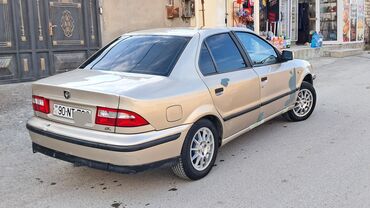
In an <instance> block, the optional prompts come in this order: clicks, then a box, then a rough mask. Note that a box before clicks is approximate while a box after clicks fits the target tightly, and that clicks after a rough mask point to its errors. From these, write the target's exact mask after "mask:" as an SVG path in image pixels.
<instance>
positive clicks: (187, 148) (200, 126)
mask: <svg viewBox="0 0 370 208" xmlns="http://www.w3.org/2000/svg"><path fill="white" fill-rule="evenodd" d="M218 138H219V135H218V131H217V130H216V128H215V126H214V125H213V123H212V122H211V121H209V120H200V121H198V122H196V123H195V124H194V125H193V126H192V127H191V128H190V130H189V132H188V134H187V135H186V138H185V141H184V145H183V147H182V150H181V156H180V158H179V161H178V163H177V164H176V165H175V166H173V167H172V170H173V172H174V173H175V174H176V175H177V176H179V177H181V178H184V179H190V180H198V179H201V178H203V177H205V176H206V175H207V174H208V173H209V172H210V171H211V169H212V167H213V165H214V163H215V160H216V156H217V151H218V141H219V140H218Z"/></svg>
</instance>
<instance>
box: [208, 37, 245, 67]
mask: <svg viewBox="0 0 370 208" xmlns="http://www.w3.org/2000/svg"><path fill="white" fill-rule="evenodd" d="M206 42H207V45H208V48H209V50H210V52H211V54H212V56H213V58H214V60H215V64H216V68H217V72H219V73H225V72H231V71H236V70H240V69H242V68H245V63H244V60H243V58H242V56H241V54H240V52H239V50H238V48H237V46H236V45H235V43H234V41H233V40H232V39H231V37H230V35H229V34H228V33H223V34H218V35H214V36H211V37H209V38H207V39H206Z"/></svg>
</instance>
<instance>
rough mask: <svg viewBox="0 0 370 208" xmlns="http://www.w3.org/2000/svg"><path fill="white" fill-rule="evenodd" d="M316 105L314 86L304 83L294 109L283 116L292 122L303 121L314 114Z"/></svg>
mask: <svg viewBox="0 0 370 208" xmlns="http://www.w3.org/2000/svg"><path fill="white" fill-rule="evenodd" d="M315 105H316V91H315V88H314V87H313V85H312V84H310V83H308V82H305V81H304V82H302V85H301V88H300V89H299V91H298V96H297V100H296V102H295V104H294V108H293V109H292V110H290V111H288V112H286V113H285V114H284V115H283V116H284V117H285V118H287V119H288V120H290V121H303V120H306V119H307V118H308V117H310V115H311V114H312V112H313V110H314V109H315Z"/></svg>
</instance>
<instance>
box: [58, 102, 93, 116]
mask: <svg viewBox="0 0 370 208" xmlns="http://www.w3.org/2000/svg"><path fill="white" fill-rule="evenodd" d="M76 113H79V114H88V115H91V111H90V110H86V109H81V108H75V107H69V106H64V105H59V104H54V108H53V114H54V115H56V116H59V117H63V118H68V119H74V114H76Z"/></svg>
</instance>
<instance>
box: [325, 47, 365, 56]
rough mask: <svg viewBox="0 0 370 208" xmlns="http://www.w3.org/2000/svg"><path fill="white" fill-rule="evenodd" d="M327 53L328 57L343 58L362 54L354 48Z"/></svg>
mask: <svg viewBox="0 0 370 208" xmlns="http://www.w3.org/2000/svg"><path fill="white" fill-rule="evenodd" d="M327 53H328V55H329V56H330V57H334V58H343V57H347V56H356V55H360V54H363V53H364V51H363V50H362V49H361V48H356V49H338V50H328V51H327Z"/></svg>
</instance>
